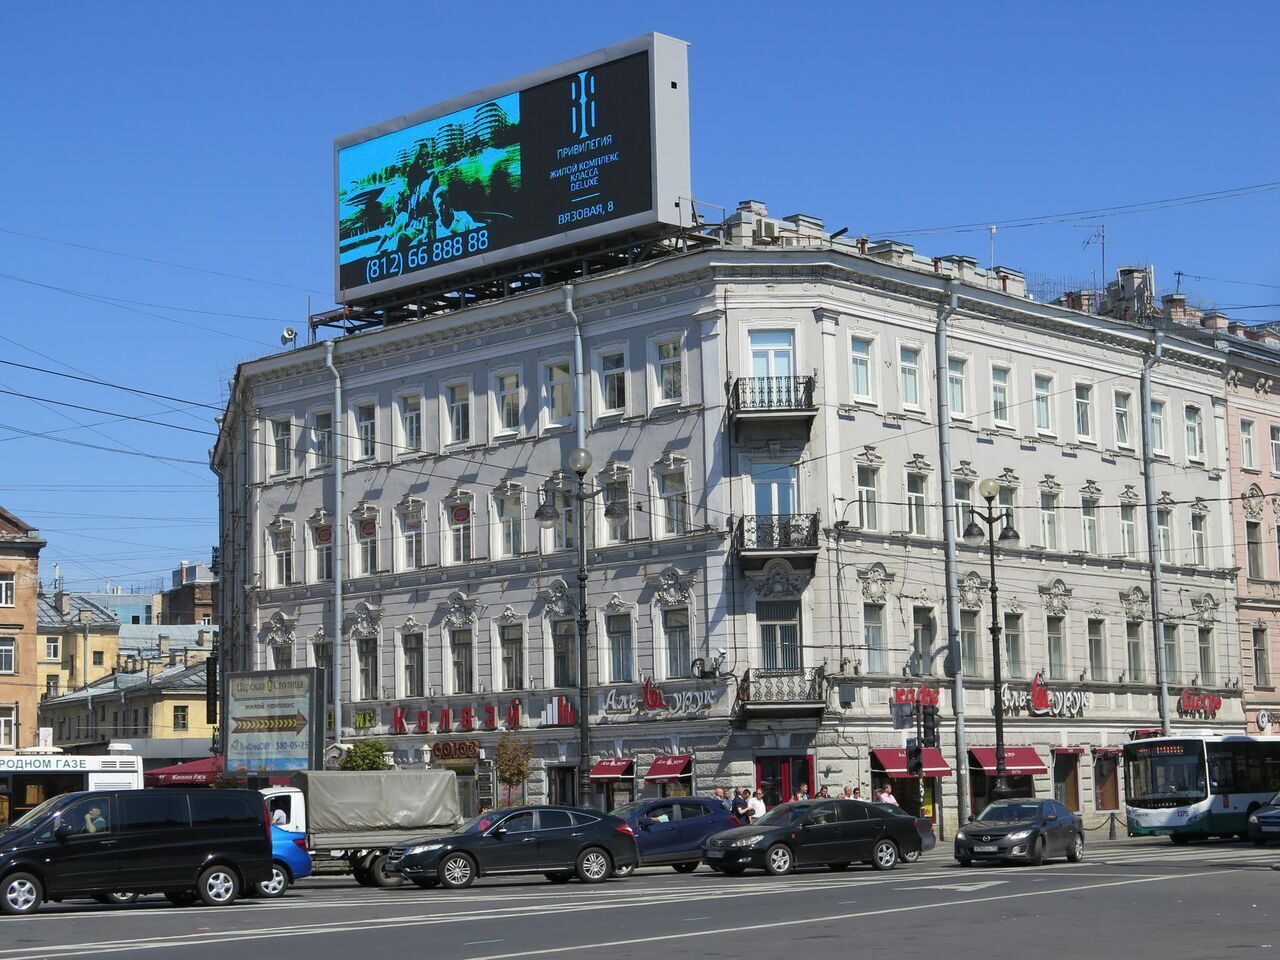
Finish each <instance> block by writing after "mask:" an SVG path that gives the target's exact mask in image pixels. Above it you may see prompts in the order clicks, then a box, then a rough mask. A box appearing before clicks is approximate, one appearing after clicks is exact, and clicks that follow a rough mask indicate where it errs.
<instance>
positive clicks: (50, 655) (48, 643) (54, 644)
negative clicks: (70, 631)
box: [44, 637, 62, 663]
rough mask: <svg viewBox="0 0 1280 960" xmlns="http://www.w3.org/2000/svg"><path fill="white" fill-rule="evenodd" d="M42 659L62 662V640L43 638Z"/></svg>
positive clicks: (58, 638)
mask: <svg viewBox="0 0 1280 960" xmlns="http://www.w3.org/2000/svg"><path fill="white" fill-rule="evenodd" d="M44 658H45V659H46V660H54V661H57V662H59V663H60V662H61V661H62V638H61V637H45V638H44Z"/></svg>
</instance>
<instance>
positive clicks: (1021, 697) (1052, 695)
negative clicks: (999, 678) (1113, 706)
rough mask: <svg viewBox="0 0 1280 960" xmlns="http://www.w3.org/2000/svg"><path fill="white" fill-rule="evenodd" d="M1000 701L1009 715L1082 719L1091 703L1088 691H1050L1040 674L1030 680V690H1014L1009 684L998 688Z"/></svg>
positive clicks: (1091, 698) (1090, 695)
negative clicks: (1020, 714) (1023, 714)
mask: <svg viewBox="0 0 1280 960" xmlns="http://www.w3.org/2000/svg"><path fill="white" fill-rule="evenodd" d="M1000 700H1001V702H1002V703H1003V704H1004V708H1005V710H1008V711H1009V712H1010V713H1028V714H1030V715H1031V716H1033V717H1063V718H1069V717H1082V716H1084V711H1085V708H1086V707H1088V706H1090V704H1091V703H1092V702H1093V694H1091V693H1090V692H1089V691H1088V690H1079V689H1072V690H1051V689H1050V688H1049V687H1047V686H1045V685H1044V682H1043V680H1042V679H1041V677H1040V674H1038V673H1037V674H1036V675H1035V676H1034V677H1033V678H1032V680H1031V689H1030V690H1029V691H1028V690H1014V689H1013V688H1012V687H1010V686H1009V684H1007V683H1006V684H1004V685H1003V686H1002V687H1001V688H1000Z"/></svg>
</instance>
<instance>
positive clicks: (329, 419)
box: [311, 410, 333, 467]
mask: <svg viewBox="0 0 1280 960" xmlns="http://www.w3.org/2000/svg"><path fill="white" fill-rule="evenodd" d="M311 455H312V457H313V460H314V463H315V465H316V466H317V467H327V466H329V465H330V464H331V463H333V414H332V413H330V412H329V411H328V410H322V411H320V412H319V413H314V414H312V415H311Z"/></svg>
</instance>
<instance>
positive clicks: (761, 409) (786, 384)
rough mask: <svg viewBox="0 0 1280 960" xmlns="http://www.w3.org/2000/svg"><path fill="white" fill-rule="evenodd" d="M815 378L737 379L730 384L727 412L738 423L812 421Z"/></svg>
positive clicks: (816, 410)
mask: <svg viewBox="0 0 1280 960" xmlns="http://www.w3.org/2000/svg"><path fill="white" fill-rule="evenodd" d="M816 384H817V378H816V377H738V379H737V380H735V381H733V390H732V392H731V394H730V396H729V410H730V413H731V414H732V415H733V417H734V418H735V419H738V420H772V419H779V418H782V419H801V420H812V419H813V418H814V417H815V416H816V415H817V413H818V405H817V403H816V402H815V400H814V387H815V386H816Z"/></svg>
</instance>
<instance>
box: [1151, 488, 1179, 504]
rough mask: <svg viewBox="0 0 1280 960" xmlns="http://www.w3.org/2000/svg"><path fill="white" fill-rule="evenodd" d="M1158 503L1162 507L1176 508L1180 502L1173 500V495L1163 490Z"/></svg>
mask: <svg viewBox="0 0 1280 960" xmlns="http://www.w3.org/2000/svg"><path fill="white" fill-rule="evenodd" d="M1156 503H1158V504H1160V506H1162V507H1176V506H1177V505H1178V501H1177V500H1175V499H1174V498H1173V494H1172V493H1170V492H1169V491H1168V490H1161V491H1160V496H1159V497H1158V498H1157V499H1156Z"/></svg>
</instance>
